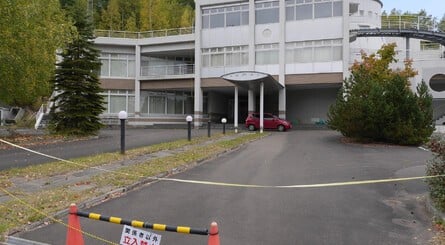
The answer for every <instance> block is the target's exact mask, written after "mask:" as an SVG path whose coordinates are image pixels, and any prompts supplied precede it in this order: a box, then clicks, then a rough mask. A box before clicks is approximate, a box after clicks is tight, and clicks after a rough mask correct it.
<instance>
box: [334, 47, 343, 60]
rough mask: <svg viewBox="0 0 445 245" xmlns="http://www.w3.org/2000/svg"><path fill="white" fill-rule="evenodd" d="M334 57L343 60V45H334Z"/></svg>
mask: <svg viewBox="0 0 445 245" xmlns="http://www.w3.org/2000/svg"><path fill="white" fill-rule="evenodd" d="M332 51H333V57H332V60H342V58H343V48H342V47H341V46H337V47H335V46H334V47H333V50H332Z"/></svg>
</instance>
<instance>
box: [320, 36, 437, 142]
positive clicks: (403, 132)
mask: <svg viewBox="0 0 445 245" xmlns="http://www.w3.org/2000/svg"><path fill="white" fill-rule="evenodd" d="M377 54H378V55H376V54H371V55H369V56H368V55H366V54H362V61H361V62H356V63H354V64H353V65H352V67H351V76H350V77H349V78H348V79H346V80H345V82H344V86H343V88H342V89H341V90H340V93H339V94H338V97H337V101H336V103H335V104H334V105H332V106H331V107H330V109H329V113H328V117H329V120H328V125H329V127H330V128H332V129H334V130H337V131H340V132H341V133H342V134H343V135H345V136H347V137H351V138H354V139H357V140H363V141H379V142H389V143H394V144H402V145H419V144H422V143H424V142H426V141H427V140H428V138H429V137H430V135H431V133H432V132H433V129H434V127H433V125H432V122H433V120H432V115H433V111H432V97H431V95H430V94H429V91H428V87H427V85H426V84H425V83H421V84H420V85H419V86H418V87H417V94H415V93H413V91H411V89H410V87H409V85H410V82H409V79H410V78H412V77H414V76H415V75H416V74H417V72H416V71H414V70H413V68H412V64H411V61H405V67H404V68H403V69H396V70H393V69H391V68H390V64H391V63H393V62H395V61H396V60H395V59H394V56H395V44H388V45H384V46H383V47H382V48H381V49H380V50H379V51H378V52H377Z"/></svg>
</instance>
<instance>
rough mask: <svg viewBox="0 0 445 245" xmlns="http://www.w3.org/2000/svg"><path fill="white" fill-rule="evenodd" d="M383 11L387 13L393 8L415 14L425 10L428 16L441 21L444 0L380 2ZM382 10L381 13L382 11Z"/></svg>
mask: <svg viewBox="0 0 445 245" xmlns="http://www.w3.org/2000/svg"><path fill="white" fill-rule="evenodd" d="M381 1H382V2H383V10H386V12H387V13H389V12H390V11H391V10H392V9H393V8H395V9H398V10H402V12H405V11H410V12H412V13H417V12H419V10H421V9H425V10H426V12H427V13H428V14H429V15H432V16H434V17H437V18H438V19H439V20H440V19H442V17H443V15H444V14H445V0H381ZM383 10H382V11H383Z"/></svg>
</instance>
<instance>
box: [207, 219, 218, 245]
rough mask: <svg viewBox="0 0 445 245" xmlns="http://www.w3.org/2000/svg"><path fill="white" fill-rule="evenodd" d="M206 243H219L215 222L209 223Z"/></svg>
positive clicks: (209, 244) (213, 244) (216, 244)
mask: <svg viewBox="0 0 445 245" xmlns="http://www.w3.org/2000/svg"><path fill="white" fill-rule="evenodd" d="M207 245H219V231H218V224H217V223H216V222H212V224H210V231H209V242H208V243H207Z"/></svg>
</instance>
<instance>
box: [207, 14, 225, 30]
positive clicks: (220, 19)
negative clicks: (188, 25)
mask: <svg viewBox="0 0 445 245" xmlns="http://www.w3.org/2000/svg"><path fill="white" fill-rule="evenodd" d="M219 27H224V14H213V15H210V28H219Z"/></svg>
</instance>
